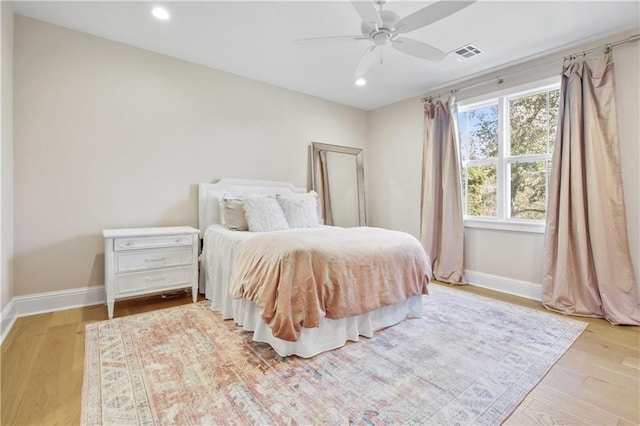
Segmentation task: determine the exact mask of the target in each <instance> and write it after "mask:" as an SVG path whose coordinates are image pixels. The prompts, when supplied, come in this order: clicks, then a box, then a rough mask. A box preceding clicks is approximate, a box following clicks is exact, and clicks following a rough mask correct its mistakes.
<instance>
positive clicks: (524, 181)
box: [511, 161, 548, 219]
mask: <svg viewBox="0 0 640 426" xmlns="http://www.w3.org/2000/svg"><path fill="white" fill-rule="evenodd" d="M547 164H548V162H547V161H532V162H523V163H512V164H511V217H512V218H514V219H544V218H545V214H546V184H547V173H546V172H547V170H548V169H547V167H548V166H547Z"/></svg>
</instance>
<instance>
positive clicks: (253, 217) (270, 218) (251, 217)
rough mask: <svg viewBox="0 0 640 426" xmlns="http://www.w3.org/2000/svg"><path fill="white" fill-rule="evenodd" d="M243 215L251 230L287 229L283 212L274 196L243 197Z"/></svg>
mask: <svg viewBox="0 0 640 426" xmlns="http://www.w3.org/2000/svg"><path fill="white" fill-rule="evenodd" d="M244 216H245V218H246V219H247V224H248V225H249V231H251V232H266V231H280V230H282V229H289V224H288V223H287V219H286V218H285V216H284V212H283V211H282V208H281V207H280V204H278V202H277V201H276V199H275V198H274V197H269V196H265V197H247V198H245V199H244Z"/></svg>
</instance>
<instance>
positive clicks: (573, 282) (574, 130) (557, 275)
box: [542, 51, 640, 325]
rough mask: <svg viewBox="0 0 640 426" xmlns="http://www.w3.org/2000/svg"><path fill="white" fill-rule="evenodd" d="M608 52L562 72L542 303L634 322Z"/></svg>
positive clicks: (637, 320)
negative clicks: (601, 56) (591, 62)
mask: <svg viewBox="0 0 640 426" xmlns="http://www.w3.org/2000/svg"><path fill="white" fill-rule="evenodd" d="M617 132H618V127H617V116H616V102H615V94H614V72H613V55H612V53H611V52H610V51H607V52H606V53H605V55H604V57H603V58H601V59H599V60H597V61H596V62H595V63H594V64H593V65H592V64H590V63H589V62H588V61H587V60H586V58H584V57H582V58H577V59H573V60H571V61H570V62H569V63H568V64H566V65H565V67H564V69H563V74H562V86H561V96H560V108H559V111H558V132H557V135H556V145H555V149H554V153H553V158H552V169H551V178H550V185H549V200H548V210H547V231H546V235H545V254H544V272H543V289H542V303H543V304H544V306H545V307H547V308H548V309H550V310H553V311H557V312H561V313H565V314H571V315H580V316H589V317H601V318H605V319H607V320H608V321H609V322H611V323H612V324H629V325H640V314H639V305H640V301H639V299H638V283H637V280H636V278H635V274H634V270H633V264H632V263H631V256H630V254H629V243H628V240H627V224H626V217H625V207H624V195H623V188H622V177H621V171H620V162H619V141H618V133H617Z"/></svg>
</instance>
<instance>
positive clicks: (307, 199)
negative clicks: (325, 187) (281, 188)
mask: <svg viewBox="0 0 640 426" xmlns="http://www.w3.org/2000/svg"><path fill="white" fill-rule="evenodd" d="M317 198H318V195H317V194H316V193H315V192H309V193H307V194H291V195H278V203H280V207H282V211H283V212H284V216H285V218H286V219H287V223H288V224H289V227H290V228H309V227H312V226H318V224H319V223H320V219H318V201H317Z"/></svg>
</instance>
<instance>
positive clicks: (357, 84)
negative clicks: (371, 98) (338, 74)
mask: <svg viewBox="0 0 640 426" xmlns="http://www.w3.org/2000/svg"><path fill="white" fill-rule="evenodd" d="M365 84H367V80H365V79H364V78H359V79H357V80H356V86H364V85H365Z"/></svg>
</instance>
